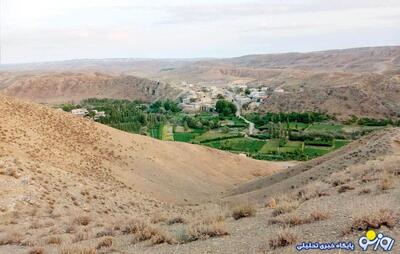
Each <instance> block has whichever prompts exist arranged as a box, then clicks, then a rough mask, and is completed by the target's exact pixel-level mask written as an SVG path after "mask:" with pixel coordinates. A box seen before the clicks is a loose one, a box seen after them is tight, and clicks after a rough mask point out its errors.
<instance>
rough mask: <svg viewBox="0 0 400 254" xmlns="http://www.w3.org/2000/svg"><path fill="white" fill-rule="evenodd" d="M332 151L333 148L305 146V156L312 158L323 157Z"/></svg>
mask: <svg viewBox="0 0 400 254" xmlns="http://www.w3.org/2000/svg"><path fill="white" fill-rule="evenodd" d="M330 151H332V149H331V148H322V147H320V146H305V147H304V154H305V155H306V156H308V157H310V158H314V157H318V156H322V155H324V154H327V153H329V152H330Z"/></svg>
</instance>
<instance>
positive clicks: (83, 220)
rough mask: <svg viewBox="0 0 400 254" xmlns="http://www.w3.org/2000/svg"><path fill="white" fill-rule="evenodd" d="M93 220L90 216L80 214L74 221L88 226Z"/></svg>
mask: <svg viewBox="0 0 400 254" xmlns="http://www.w3.org/2000/svg"><path fill="white" fill-rule="evenodd" d="M90 222H91V218H90V217H89V216H79V217H76V218H75V219H74V223H75V224H77V225H81V226H87V225H89V223H90Z"/></svg>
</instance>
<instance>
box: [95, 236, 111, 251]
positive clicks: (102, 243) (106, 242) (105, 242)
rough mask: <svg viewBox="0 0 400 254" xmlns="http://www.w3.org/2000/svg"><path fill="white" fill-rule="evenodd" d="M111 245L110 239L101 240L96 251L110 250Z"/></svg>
mask: <svg viewBox="0 0 400 254" xmlns="http://www.w3.org/2000/svg"><path fill="white" fill-rule="evenodd" d="M112 244H113V240H112V238H110V237H108V238H105V239H103V240H101V241H100V242H99V243H98V244H97V247H96V249H101V248H110V247H111V246H112Z"/></svg>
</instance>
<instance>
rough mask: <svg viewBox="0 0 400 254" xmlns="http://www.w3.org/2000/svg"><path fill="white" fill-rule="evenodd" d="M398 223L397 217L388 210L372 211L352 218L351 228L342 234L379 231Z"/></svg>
mask: <svg viewBox="0 0 400 254" xmlns="http://www.w3.org/2000/svg"><path fill="white" fill-rule="evenodd" d="M398 221H399V215H398V214H396V213H395V212H394V211H393V210H391V209H389V208H383V209H379V210H372V211H370V212H367V213H363V214H360V215H357V216H355V217H354V218H353V220H352V223H351V228H350V229H349V230H345V231H344V232H343V233H344V234H348V233H350V232H353V231H366V230H369V229H379V228H380V227H382V226H386V227H388V228H393V227H395V225H396V224H397V222H398Z"/></svg>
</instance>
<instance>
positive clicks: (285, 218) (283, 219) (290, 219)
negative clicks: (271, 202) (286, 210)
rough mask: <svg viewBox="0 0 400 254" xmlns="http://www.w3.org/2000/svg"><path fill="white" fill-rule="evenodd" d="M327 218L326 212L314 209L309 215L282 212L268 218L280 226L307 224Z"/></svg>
mask: <svg viewBox="0 0 400 254" xmlns="http://www.w3.org/2000/svg"><path fill="white" fill-rule="evenodd" d="M328 218H329V214H328V213H327V212H324V211H321V210H314V211H312V212H311V214H310V215H300V214H297V213H292V214H284V215H281V216H279V217H276V218H274V219H271V220H270V223H271V224H279V225H282V226H288V227H294V226H298V225H303V224H309V223H313V222H316V221H322V220H326V219H328Z"/></svg>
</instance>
